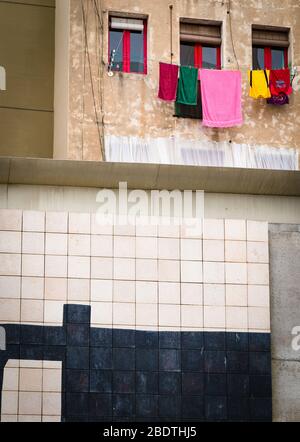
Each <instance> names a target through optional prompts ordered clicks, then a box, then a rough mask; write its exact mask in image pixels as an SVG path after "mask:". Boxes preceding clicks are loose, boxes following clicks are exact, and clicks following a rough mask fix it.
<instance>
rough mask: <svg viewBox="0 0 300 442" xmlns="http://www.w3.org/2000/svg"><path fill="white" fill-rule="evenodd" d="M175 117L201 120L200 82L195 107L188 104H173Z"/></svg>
mask: <svg viewBox="0 0 300 442" xmlns="http://www.w3.org/2000/svg"><path fill="white" fill-rule="evenodd" d="M175 116H176V117H179V118H193V119H196V120H202V100H201V90H200V81H198V98H197V105H196V106H194V105H193V106H190V105H188V104H181V103H178V102H175Z"/></svg>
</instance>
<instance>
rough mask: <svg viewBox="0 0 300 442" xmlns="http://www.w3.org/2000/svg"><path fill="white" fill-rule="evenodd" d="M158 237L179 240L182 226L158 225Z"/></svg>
mask: <svg viewBox="0 0 300 442" xmlns="http://www.w3.org/2000/svg"><path fill="white" fill-rule="evenodd" d="M158 236H159V237H160V238H179V236H180V226H179V225H175V224H174V225H163V224H162V223H161V224H159V225H158Z"/></svg>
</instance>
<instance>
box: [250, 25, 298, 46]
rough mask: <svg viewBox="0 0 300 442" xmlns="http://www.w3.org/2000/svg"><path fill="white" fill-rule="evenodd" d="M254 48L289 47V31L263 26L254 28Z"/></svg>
mask: <svg viewBox="0 0 300 442" xmlns="http://www.w3.org/2000/svg"><path fill="white" fill-rule="evenodd" d="M252 44H253V46H262V47H267V46H269V47H280V48H288V47H289V29H287V28H277V29H276V28H272V29H271V28H264V27H262V26H253V27H252Z"/></svg>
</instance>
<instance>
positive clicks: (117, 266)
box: [114, 258, 138, 281]
mask: <svg viewBox="0 0 300 442" xmlns="http://www.w3.org/2000/svg"><path fill="white" fill-rule="evenodd" d="M137 273H138V264H137ZM114 278H115V279H121V280H131V281H134V280H135V259H132V258H114Z"/></svg>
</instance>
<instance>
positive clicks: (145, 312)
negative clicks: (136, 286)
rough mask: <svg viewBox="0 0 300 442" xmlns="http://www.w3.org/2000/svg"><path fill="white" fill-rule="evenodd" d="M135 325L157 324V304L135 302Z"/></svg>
mask: <svg viewBox="0 0 300 442" xmlns="http://www.w3.org/2000/svg"><path fill="white" fill-rule="evenodd" d="M136 325H137V326H157V325H158V308H157V304H145V303H144V304H137V305H136Z"/></svg>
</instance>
